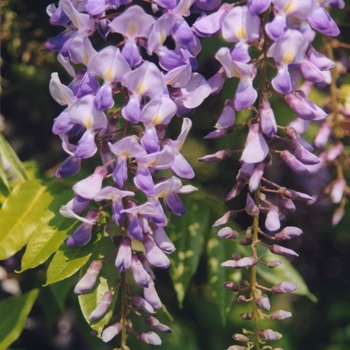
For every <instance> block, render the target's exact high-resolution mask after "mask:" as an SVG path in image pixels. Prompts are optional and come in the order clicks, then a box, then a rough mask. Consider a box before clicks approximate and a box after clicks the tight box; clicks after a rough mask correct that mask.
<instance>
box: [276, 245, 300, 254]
mask: <svg viewBox="0 0 350 350" xmlns="http://www.w3.org/2000/svg"><path fill="white" fill-rule="evenodd" d="M270 251H271V253H274V254H277V255H283V256H299V254H297V253H296V252H295V251H294V250H292V249H288V248H285V247H282V246H280V245H278V244H272V246H271V247H270Z"/></svg>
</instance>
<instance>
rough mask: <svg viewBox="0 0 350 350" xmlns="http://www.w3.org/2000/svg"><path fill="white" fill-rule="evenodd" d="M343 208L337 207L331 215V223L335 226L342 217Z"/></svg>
mask: <svg viewBox="0 0 350 350" xmlns="http://www.w3.org/2000/svg"><path fill="white" fill-rule="evenodd" d="M344 214H345V210H344V208H342V207H339V208H337V209H336V210H335V211H334V213H333V216H332V225H333V226H336V225H338V224H339V222H340V220H341V219H342V218H343V216H344Z"/></svg>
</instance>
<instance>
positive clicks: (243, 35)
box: [236, 27, 248, 41]
mask: <svg viewBox="0 0 350 350" xmlns="http://www.w3.org/2000/svg"><path fill="white" fill-rule="evenodd" d="M236 37H237V39H238V40H239V41H247V39H248V36H247V32H246V30H245V29H244V28H243V27H240V28H238V29H237V31H236Z"/></svg>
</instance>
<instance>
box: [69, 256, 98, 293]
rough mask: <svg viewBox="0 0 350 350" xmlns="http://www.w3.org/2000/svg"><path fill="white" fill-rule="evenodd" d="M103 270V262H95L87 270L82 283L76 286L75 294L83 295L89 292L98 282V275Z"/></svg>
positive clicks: (81, 280)
mask: <svg viewBox="0 0 350 350" xmlns="http://www.w3.org/2000/svg"><path fill="white" fill-rule="evenodd" d="M101 268H102V262H101V260H93V261H92V262H91V264H90V266H89V268H88V269H87V271H86V273H85V275H84V276H83V277H82V278H81V279H80V281H79V282H78V283H77V284H76V286H75V288H74V293H75V294H82V293H86V292H89V291H90V290H91V289H92V288H94V285H95V283H96V280H97V276H98V273H99V272H100V270H101Z"/></svg>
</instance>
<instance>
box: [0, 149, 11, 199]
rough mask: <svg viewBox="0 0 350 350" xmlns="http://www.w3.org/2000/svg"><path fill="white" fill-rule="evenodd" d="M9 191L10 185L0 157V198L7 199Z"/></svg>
mask: <svg viewBox="0 0 350 350" xmlns="http://www.w3.org/2000/svg"><path fill="white" fill-rule="evenodd" d="M0 154H1V152H0ZM10 191H11V189H10V185H9V183H8V180H7V176H6V173H5V170H4V167H3V165H2V159H1V156H0V196H4V197H7V196H8V195H9V194H10Z"/></svg>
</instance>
